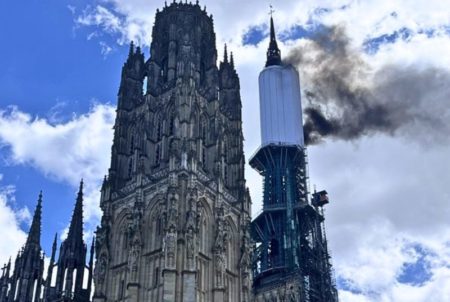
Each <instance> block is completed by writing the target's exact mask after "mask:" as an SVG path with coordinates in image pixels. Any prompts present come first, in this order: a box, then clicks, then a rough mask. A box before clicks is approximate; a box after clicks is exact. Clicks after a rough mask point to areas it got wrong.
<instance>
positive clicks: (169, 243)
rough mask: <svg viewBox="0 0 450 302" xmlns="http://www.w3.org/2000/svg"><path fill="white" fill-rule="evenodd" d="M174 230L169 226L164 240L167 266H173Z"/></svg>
mask: <svg viewBox="0 0 450 302" xmlns="http://www.w3.org/2000/svg"><path fill="white" fill-rule="evenodd" d="M176 236H177V235H176V230H175V227H174V226H171V227H170V229H169V232H168V233H167V235H166V239H165V249H166V255H167V266H168V267H174V266H175V249H176Z"/></svg>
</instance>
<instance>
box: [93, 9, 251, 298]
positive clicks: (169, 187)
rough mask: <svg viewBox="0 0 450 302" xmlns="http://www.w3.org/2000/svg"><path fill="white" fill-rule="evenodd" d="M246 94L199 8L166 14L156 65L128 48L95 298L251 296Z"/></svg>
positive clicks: (159, 26)
mask: <svg viewBox="0 0 450 302" xmlns="http://www.w3.org/2000/svg"><path fill="white" fill-rule="evenodd" d="M239 90H240V87H239V78H238V76H237V73H236V71H235V68H234V62H233V57H232V55H231V57H230V58H228V55H227V53H226V51H225V57H224V59H223V62H221V63H220V66H219V68H218V67H217V50H216V47H215V33H214V29H213V18H212V16H208V15H207V13H206V12H205V10H204V9H201V8H200V6H199V5H198V4H182V3H172V4H171V5H170V6H166V7H164V9H163V10H162V11H158V12H157V14H156V21H155V25H154V28H153V41H152V44H151V54H150V59H148V60H147V61H146V60H145V59H144V54H143V53H142V52H141V50H140V48H139V47H137V48H135V47H134V45H133V44H132V45H131V46H130V52H129V56H128V59H127V61H126V62H125V64H124V66H123V69H122V79H121V84H120V89H119V94H118V108H117V118H116V122H115V127H114V129H115V134H114V142H113V146H112V159H111V167H110V169H109V174H108V177H106V178H105V181H104V184H103V187H102V191H101V192H102V194H101V195H102V196H101V202H100V204H101V209H102V211H103V217H102V220H101V225H100V226H99V228H98V229H97V237H96V238H97V241H96V269H95V274H94V282H95V293H94V298H93V300H94V301H96V302H104V301H155V302H156V301H161V302H162V301H167V302H169V301H170V302H187V301H205V302H206V301H208V302H209V301H216V302H217V301H221V302H222V301H230V302H231V301H233V302H235V301H250V295H251V273H250V267H249V266H250V260H249V257H250V256H249V252H250V249H251V246H250V240H249V237H250V236H249V224H250V204H251V201H250V197H249V193H248V190H247V188H246V185H245V178H244V165H245V158H244V152H243V135H242V121H241V100H240V92H239Z"/></svg>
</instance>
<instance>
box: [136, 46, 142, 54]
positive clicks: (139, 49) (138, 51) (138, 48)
mask: <svg viewBox="0 0 450 302" xmlns="http://www.w3.org/2000/svg"><path fill="white" fill-rule="evenodd" d="M136 53H137V54H141V47H140V46H138V47H136Z"/></svg>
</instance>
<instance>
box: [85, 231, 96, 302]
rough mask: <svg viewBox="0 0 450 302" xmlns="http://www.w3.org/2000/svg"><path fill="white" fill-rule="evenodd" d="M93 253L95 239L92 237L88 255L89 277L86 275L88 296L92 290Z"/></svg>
mask: <svg viewBox="0 0 450 302" xmlns="http://www.w3.org/2000/svg"><path fill="white" fill-rule="evenodd" d="M94 251H95V237H92V244H91V252H90V255H89V267H88V270H89V275H88V288H87V291H88V294H89V295H90V293H91V288H92V277H93V271H94V270H93V269H94Z"/></svg>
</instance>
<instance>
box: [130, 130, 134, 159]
mask: <svg viewBox="0 0 450 302" xmlns="http://www.w3.org/2000/svg"><path fill="white" fill-rule="evenodd" d="M133 149H134V135H133V134H132V135H131V139H130V154H133Z"/></svg>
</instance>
